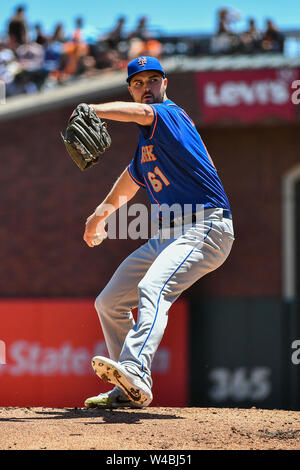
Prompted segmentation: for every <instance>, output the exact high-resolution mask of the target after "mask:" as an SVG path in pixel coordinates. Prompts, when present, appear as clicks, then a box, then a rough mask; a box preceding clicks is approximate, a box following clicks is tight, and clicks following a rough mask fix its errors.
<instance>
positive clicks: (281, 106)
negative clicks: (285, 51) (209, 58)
mask: <svg viewBox="0 0 300 470" xmlns="http://www.w3.org/2000/svg"><path fill="white" fill-rule="evenodd" d="M298 78H300V70H299V69H288V70H285V69H260V70H230V71H214V72H198V73H197V74H196V83H197V92H198V96H199V101H200V107H201V113H202V124H213V123H224V124H226V122H227V123H238V122H242V123H257V122H263V121H267V122H270V121H272V120H276V121H278V120H283V121H292V122H293V121H296V119H297V107H296V106H295V103H294V101H295V96H296V95H297V96H298V95H299V94H297V91H296V92H295V91H294V89H293V88H294V87H295V83H299V80H298ZM292 98H294V99H292Z"/></svg>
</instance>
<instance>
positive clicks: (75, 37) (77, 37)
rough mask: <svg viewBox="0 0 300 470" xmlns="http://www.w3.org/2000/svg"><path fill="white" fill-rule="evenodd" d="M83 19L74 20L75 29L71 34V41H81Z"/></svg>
mask: <svg viewBox="0 0 300 470" xmlns="http://www.w3.org/2000/svg"><path fill="white" fill-rule="evenodd" d="M82 30H83V18H81V17H80V18H76V20H75V29H74V32H73V40H75V41H78V42H79V41H82V40H83V33H82Z"/></svg>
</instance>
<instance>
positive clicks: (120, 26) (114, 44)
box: [106, 16, 126, 49]
mask: <svg viewBox="0 0 300 470" xmlns="http://www.w3.org/2000/svg"><path fill="white" fill-rule="evenodd" d="M125 22H126V18H125V16H120V17H119V19H118V21H117V24H116V25H115V27H114V28H113V29H112V30H111V31H110V32H109V33H108V35H107V37H106V40H107V43H108V45H109V47H110V48H111V49H117V48H118V45H119V43H120V42H121V41H124V39H125V33H124V26H125Z"/></svg>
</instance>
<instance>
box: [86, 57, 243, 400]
mask: <svg viewBox="0 0 300 470" xmlns="http://www.w3.org/2000/svg"><path fill="white" fill-rule="evenodd" d="M127 82H128V90H129V93H130V95H131V97H132V100H133V101H132V102H111V103H103V104H91V105H89V108H91V109H92V111H93V112H94V113H95V114H96V115H97V117H98V118H99V119H100V121H101V119H105V120H115V121H120V122H133V123H136V124H137V125H138V127H139V131H140V132H139V140H138V144H137V147H136V152H135V155H134V157H133V158H132V160H131V162H130V164H129V165H128V166H127V168H125V169H124V171H123V173H122V174H121V176H120V177H119V179H118V180H117V181H116V182H115V184H114V185H113V187H112V189H111V191H110V192H109V194H108V195H107V197H106V198H105V199H104V201H103V202H102V203H101V204H100V205H99V206H98V207H97V208H96V210H95V211H94V212H93V213H92V214H91V215H90V216H89V217H88V219H87V221H86V226H85V232H84V240H85V242H86V243H87V245H88V246H89V247H94V246H95V245H96V244H100V243H101V242H102V240H103V239H105V238H106V236H107V234H106V232H105V223H106V219H107V217H109V216H110V215H111V214H112V213H113V212H114V211H116V210H118V209H119V204H120V203H119V201H120V200H121V201H123V200H127V201H129V200H131V199H132V198H133V197H134V195H135V194H136V193H137V191H138V190H139V189H140V188H142V189H144V190H146V191H147V194H148V196H149V198H150V201H151V203H152V204H154V205H156V206H157V207H158V208H162V207H163V206H164V207H166V206H167V207H172V206H173V205H174V204H175V205H177V207H178V206H179V207H181V208H182V212H181V214H184V215H182V216H178V215H176V214H175V215H174V217H171V218H170V217H167V218H166V219H165V218H164V215H163V211H159V213H158V219H159V227H158V233H157V236H154V237H152V238H150V239H149V240H148V241H147V242H146V243H145V244H143V245H142V246H141V247H139V248H138V249H137V250H136V251H134V252H133V253H132V254H131V255H129V257H128V258H127V259H125V260H124V261H123V262H122V263H121V265H120V266H119V268H118V269H117V270H116V272H115V273H114V275H113V276H112V278H111V280H110V281H109V283H108V284H107V285H106V287H105V288H104V290H103V291H102V292H101V293H100V294H99V296H98V297H97V299H96V302H95V307H96V310H97V313H98V316H99V320H100V322H101V326H102V330H103V333H104V337H105V341H106V345H107V348H108V352H109V358H106V357H102V356H96V357H94V358H93V359H92V367H93V369H94V371H95V373H96V374H97V375H98V376H99V377H100V378H101V379H102V380H103V381H104V382H109V383H111V384H113V386H114V387H113V388H112V390H111V391H109V392H108V393H100V395H97V396H94V397H90V398H87V399H86V401H85V406H86V407H100V408H119V407H131V408H142V407H145V406H148V405H149V404H150V403H151V401H152V399H153V396H152V377H151V364H152V361H153V358H154V355H155V353H156V350H157V348H158V346H159V343H160V341H161V339H162V336H163V334H164V331H165V328H166V326H167V321H168V311H169V309H170V307H171V305H172V304H173V303H174V302H175V301H176V299H177V298H178V297H179V296H180V294H181V293H182V292H183V291H184V290H186V289H187V288H189V287H190V286H191V285H192V284H193V283H194V282H196V281H197V280H198V279H200V278H201V277H203V276H204V275H205V274H207V273H209V272H211V271H213V270H215V269H217V268H218V267H219V266H220V265H221V264H222V263H223V262H224V261H225V260H226V258H227V257H228V255H229V253H230V250H231V248H232V244H233V241H234V232H233V223H232V215H231V210H230V205H229V202H228V199H227V196H226V194H225V191H224V188H223V186H222V183H221V181H220V178H219V176H218V173H217V170H216V168H215V166H214V164H213V161H212V159H211V157H210V155H209V153H208V151H207V149H206V147H205V145H204V143H203V141H202V139H201V137H200V135H199V133H198V132H197V130H196V127H195V125H194V123H193V121H192V119H191V118H190V117H189V116H188V115H187V114H186V112H185V111H184V110H183V109H181V108H180V107H179V106H178V105H177V104H176V103H174V102H173V101H171V100H170V99H168V97H167V83H168V82H167V78H166V76H165V72H164V69H163V68H162V65H161V64H160V62H159V61H158V60H157V59H156V58H153V57H147V56H145V57H138V58H136V59H134V60H133V61H131V62H130V63H129V64H128V78H127ZM106 140H107V139H106ZM109 144H110V142H109ZM77 147H78V146H77ZM108 207H109V208H111V209H110V210H108V211H107V208H108ZM185 207H189V208H190V210H189V212H188V213H187V214H186V213H185V212H184V208H185ZM166 229H168V232H167V233H168V236H166V235H165V234H166ZM178 229H180V235H179V236H176V235H175V234H176V233H177V232H176V231H177V230H178ZM104 243H108V241H105V242H104ZM135 307H138V315H137V321H136V322H135V321H134V318H133V315H132V309H133V308H135ZM170 393H171V391H170Z"/></svg>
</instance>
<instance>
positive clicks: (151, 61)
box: [126, 56, 166, 83]
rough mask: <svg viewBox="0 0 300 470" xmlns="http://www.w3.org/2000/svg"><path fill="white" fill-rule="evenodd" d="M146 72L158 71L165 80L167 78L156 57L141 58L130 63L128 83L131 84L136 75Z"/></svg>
mask: <svg viewBox="0 0 300 470" xmlns="http://www.w3.org/2000/svg"><path fill="white" fill-rule="evenodd" d="M145 70H156V71H157V72H160V73H161V74H162V76H163V77H164V78H165V76H166V75H165V72H164V69H163V68H162V66H161V64H160V62H159V60H158V59H157V58H156V57H149V56H141V57H137V58H136V59H134V60H132V61H131V62H129V64H128V66H127V73H128V77H127V79H126V80H127V82H128V83H129V82H130V80H131V79H132V77H133V76H134V75H136V74H137V73H140V72H144V71H145Z"/></svg>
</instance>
